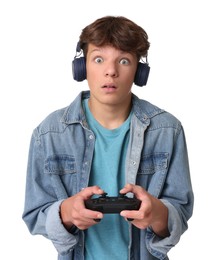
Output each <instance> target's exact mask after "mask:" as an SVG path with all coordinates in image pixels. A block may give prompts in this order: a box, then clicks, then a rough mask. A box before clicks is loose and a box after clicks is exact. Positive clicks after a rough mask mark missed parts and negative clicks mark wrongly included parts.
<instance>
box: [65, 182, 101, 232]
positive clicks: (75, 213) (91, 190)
mask: <svg viewBox="0 0 219 260" xmlns="http://www.w3.org/2000/svg"><path fill="white" fill-rule="evenodd" d="M103 193H104V191H103V190H102V189H101V188H100V187H98V186H92V187H87V188H84V189H83V190H82V191H80V192H79V193H77V194H75V195H74V196H72V197H69V198H67V199H66V200H64V201H63V202H62V204H61V207H60V215H61V219H62V223H63V225H64V226H65V228H66V229H67V230H69V229H70V228H71V227H72V226H73V225H74V226H76V227H77V228H79V229H80V230H85V229H87V228H89V227H91V226H93V225H95V224H97V223H98V222H96V221H95V219H102V218H103V214H102V213H101V212H98V211H93V210H89V209H86V208H85V205H84V201H85V200H87V199H89V198H90V197H92V196H93V195H94V194H96V195H101V194H103Z"/></svg>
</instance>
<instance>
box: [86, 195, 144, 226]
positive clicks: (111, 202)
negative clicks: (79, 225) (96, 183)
mask: <svg viewBox="0 0 219 260" xmlns="http://www.w3.org/2000/svg"><path fill="white" fill-rule="evenodd" d="M140 205H141V201H140V200H138V199H136V198H129V197H127V196H126V195H125V194H119V196H118V197H108V196H107V193H103V194H102V195H101V196H100V197H99V198H91V199H88V200H86V201H85V207H86V208H87V209H90V210H95V211H100V212H102V213H120V212H121V211H122V210H138V209H139V208H140ZM128 220H129V221H131V220H132V219H128Z"/></svg>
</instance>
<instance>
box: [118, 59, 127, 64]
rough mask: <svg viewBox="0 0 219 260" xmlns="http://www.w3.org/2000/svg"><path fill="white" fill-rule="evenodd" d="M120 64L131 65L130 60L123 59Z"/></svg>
mask: <svg viewBox="0 0 219 260" xmlns="http://www.w3.org/2000/svg"><path fill="white" fill-rule="evenodd" d="M119 63H120V64H123V65H128V64H129V60H128V59H121V60H120V62H119Z"/></svg>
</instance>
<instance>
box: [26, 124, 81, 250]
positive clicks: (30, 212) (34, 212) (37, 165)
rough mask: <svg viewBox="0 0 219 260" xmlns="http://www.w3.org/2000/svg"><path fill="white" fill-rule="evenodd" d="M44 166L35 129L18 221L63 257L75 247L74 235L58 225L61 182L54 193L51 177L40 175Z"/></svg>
mask: <svg viewBox="0 0 219 260" xmlns="http://www.w3.org/2000/svg"><path fill="white" fill-rule="evenodd" d="M44 164H45V148H44V147H43V142H42V139H41V136H40V135H39V134H38V130H37V129H35V130H34V133H33V135H32V138H31V143H30V148H29V157H28V166H27V176H26V191H25V203H24V211H23V215H22V218H23V220H24V222H25V223H26V225H27V227H28V229H29V231H30V233H31V234H32V235H36V234H40V235H43V236H44V237H46V238H48V239H50V240H51V241H52V242H53V244H54V246H55V247H56V249H57V251H58V252H59V253H60V254H65V253H68V251H69V250H72V249H73V247H74V245H75V244H76V243H77V234H75V235H74V234H71V233H69V232H68V231H67V230H66V229H65V227H64V226H63V224H62V222H61V218H60V214H59V208H60V204H61V203H62V201H63V200H64V199H65V198H67V194H66V191H65V189H64V187H62V184H61V182H60V189H59V191H58V194H57V192H55V190H54V187H53V186H52V180H51V176H50V175H49V174H45V172H44Z"/></svg>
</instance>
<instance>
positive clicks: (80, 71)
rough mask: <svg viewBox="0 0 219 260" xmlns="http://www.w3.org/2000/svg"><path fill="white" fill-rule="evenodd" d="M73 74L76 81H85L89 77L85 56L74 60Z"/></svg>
mask: <svg viewBox="0 0 219 260" xmlns="http://www.w3.org/2000/svg"><path fill="white" fill-rule="evenodd" d="M72 74H73V78H74V80H76V81H83V80H85V79H86V78H87V73H86V61H85V58H84V57H80V58H75V59H74V60H73V61H72Z"/></svg>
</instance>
